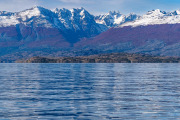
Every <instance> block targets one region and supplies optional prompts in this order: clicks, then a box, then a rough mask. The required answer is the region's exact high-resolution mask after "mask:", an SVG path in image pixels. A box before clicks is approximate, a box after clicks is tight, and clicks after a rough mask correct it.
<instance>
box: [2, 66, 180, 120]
mask: <svg viewBox="0 0 180 120" xmlns="http://www.w3.org/2000/svg"><path fill="white" fill-rule="evenodd" d="M0 68H1V69H0V120H11V119H13V120H26V119H28V120H35V119H42V120H50V119H53V120H54V119H62V120H106V119H107V120H109V119H116V120H130V119H138V120H155V119H156V120H179V119H180V64H15V63H14V64H0Z"/></svg>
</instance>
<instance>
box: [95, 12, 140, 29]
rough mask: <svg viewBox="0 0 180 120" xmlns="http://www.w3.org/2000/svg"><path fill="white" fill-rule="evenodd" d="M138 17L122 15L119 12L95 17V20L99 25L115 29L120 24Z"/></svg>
mask: <svg viewBox="0 0 180 120" xmlns="http://www.w3.org/2000/svg"><path fill="white" fill-rule="evenodd" d="M138 17H139V16H138V15H136V14H129V15H127V16H126V15H123V14H121V13H120V12H119V11H118V12H116V11H109V13H107V14H105V15H100V16H96V17H95V20H96V22H97V23H99V24H103V25H106V26H108V27H115V26H118V25H121V24H124V23H126V22H129V21H134V20H136V19H137V18H138Z"/></svg>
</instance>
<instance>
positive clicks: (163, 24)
mask: <svg viewBox="0 0 180 120" xmlns="http://www.w3.org/2000/svg"><path fill="white" fill-rule="evenodd" d="M179 38H180V10H176V11H173V12H165V11H161V10H159V9H157V10H152V11H148V12H147V13H146V14H145V15H136V14H134V13H130V14H129V15H123V14H121V13H120V12H119V11H110V12H109V13H107V14H104V15H99V16H94V15H92V14H90V13H89V12H88V11H87V10H85V9H84V8H77V9H71V10H69V9H65V8H63V9H58V8H56V9H54V10H49V9H46V8H43V7H40V6H35V7H33V8H30V9H26V10H24V11H20V12H6V11H0V59H1V60H2V61H6V60H12V61H14V60H17V59H22V58H28V57H33V56H50V57H52V56H54V57H59V56H80V55H91V54H99V53H112V52H127V53H146V54H152V55H164V56H180V40H179Z"/></svg>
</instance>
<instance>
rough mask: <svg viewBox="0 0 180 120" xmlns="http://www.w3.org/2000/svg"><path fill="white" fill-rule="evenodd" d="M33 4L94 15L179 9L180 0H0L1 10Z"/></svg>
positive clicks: (14, 9) (26, 6) (25, 7)
mask: <svg viewBox="0 0 180 120" xmlns="http://www.w3.org/2000/svg"><path fill="white" fill-rule="evenodd" d="M35 5H37V6H42V7H45V8H49V9H54V8H69V9H70V8H79V7H84V8H85V9H87V10H88V11H89V12H90V13H91V14H95V15H98V14H103V13H107V12H108V11H110V10H116V11H117V10H119V11H120V12H121V13H123V14H128V13H132V12H133V13H137V14H144V13H146V12H147V11H149V10H152V9H161V10H165V11H173V10H176V9H180V0H0V10H1V11H21V10H24V9H27V8H31V7H33V6H35Z"/></svg>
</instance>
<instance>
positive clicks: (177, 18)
mask: <svg viewBox="0 0 180 120" xmlns="http://www.w3.org/2000/svg"><path fill="white" fill-rule="evenodd" d="M177 23H180V11H179V10H176V11H174V12H165V11H161V10H159V9H157V10H152V11H149V12H148V13H147V14H145V15H143V16H142V17H139V19H136V20H135V21H131V22H127V23H125V24H123V25H121V27H124V26H133V27H137V26H147V25H157V24H177Z"/></svg>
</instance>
